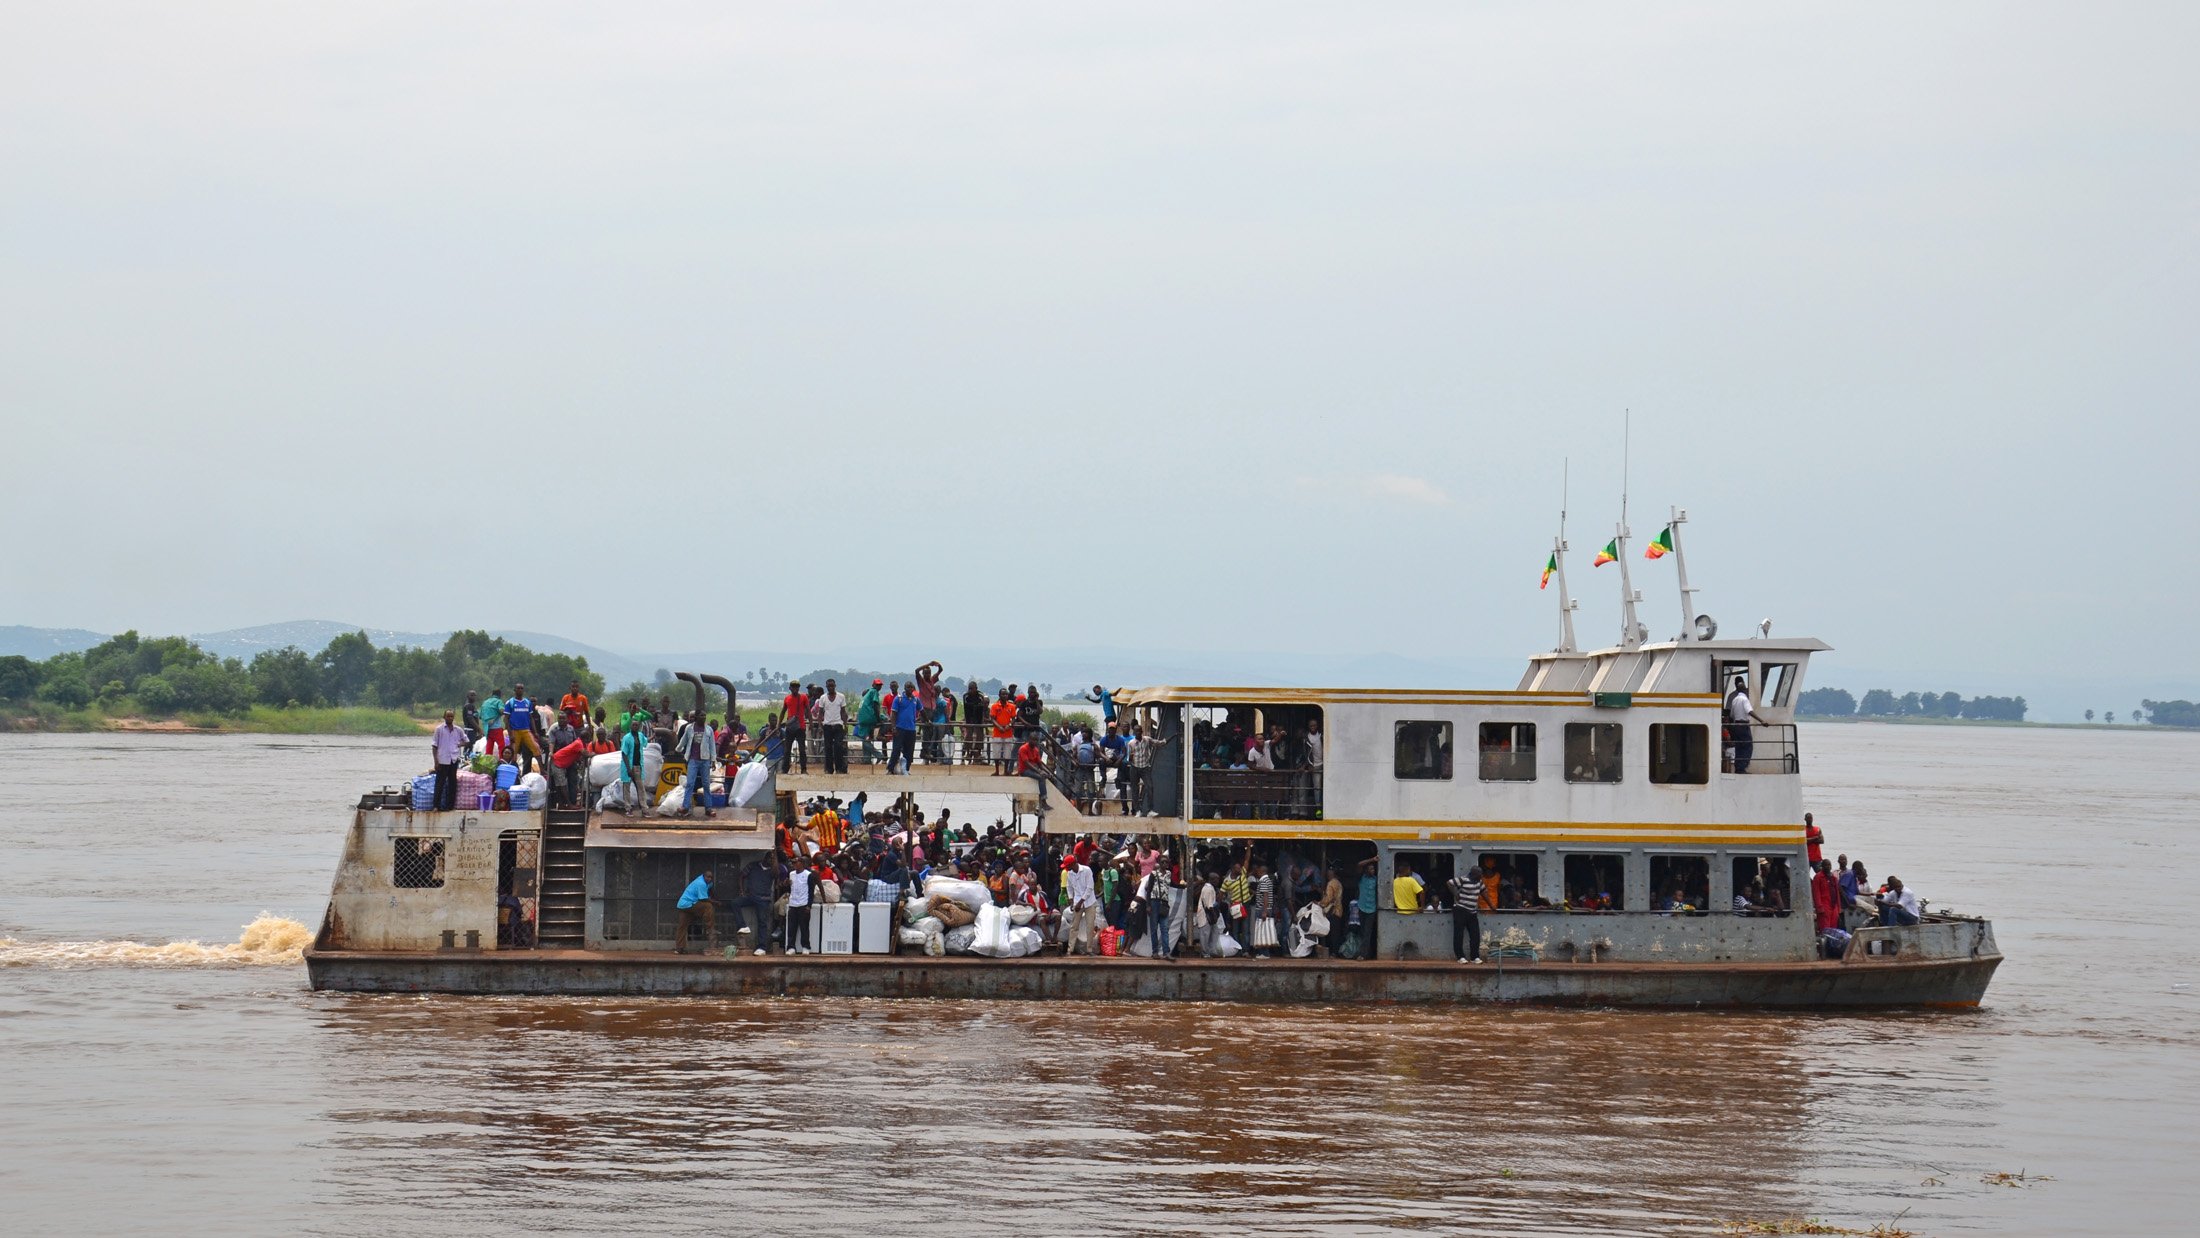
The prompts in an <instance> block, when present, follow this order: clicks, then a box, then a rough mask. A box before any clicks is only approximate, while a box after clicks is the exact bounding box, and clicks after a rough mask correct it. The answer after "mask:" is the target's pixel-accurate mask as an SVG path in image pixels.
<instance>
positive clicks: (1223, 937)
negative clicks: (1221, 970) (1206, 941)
mask: <svg viewBox="0 0 2200 1238" xmlns="http://www.w3.org/2000/svg"><path fill="white" fill-rule="evenodd" d="M1243 953H1245V947H1243V946H1241V945H1239V944H1238V940H1237V938H1235V937H1232V936H1230V935H1229V934H1228V933H1217V934H1215V957H1216V958H1218V959H1227V958H1231V957H1233V956H1235V955H1240V954H1243Z"/></svg>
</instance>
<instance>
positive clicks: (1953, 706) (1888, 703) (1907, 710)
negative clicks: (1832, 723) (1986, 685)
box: [1795, 688, 2026, 722]
mask: <svg viewBox="0 0 2200 1238" xmlns="http://www.w3.org/2000/svg"><path fill="white" fill-rule="evenodd" d="M2025 709H2026V706H2025V703H2024V698H2023V697H2021V696H1974V697H1971V698H1969V699H1968V700H1966V699H1965V698H1964V697H1962V696H1960V695H1958V694H1957V693H1954V692H1905V693H1903V694H1902V695H1901V696H1896V695H1895V694H1894V693H1892V692H1890V691H1888V690H1887V689H1885V688H1873V689H1872V690H1871V691H1869V692H1866V693H1865V694H1864V699H1863V700H1862V701H1858V700H1857V699H1856V698H1855V697H1854V696H1851V695H1849V693H1848V692H1846V691H1844V690H1842V689H1840V688H1812V689H1811V690H1810V691H1808V692H1805V693H1803V695H1801V696H1800V697H1797V698H1796V701H1795V712H1796V714H1797V715H1799V716H1801V717H1805V718H1851V717H1855V718H1940V719H1955V718H1962V719H1966V720H1968V721H1972V722H2022V721H2024V713H2025Z"/></svg>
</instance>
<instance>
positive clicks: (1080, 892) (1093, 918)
mask: <svg viewBox="0 0 2200 1238" xmlns="http://www.w3.org/2000/svg"><path fill="white" fill-rule="evenodd" d="M1062 896H1063V898H1064V900H1065V903H1066V905H1065V906H1064V907H1063V909H1062V940H1063V942H1064V943H1065V949H1066V950H1067V952H1068V953H1070V954H1091V953H1092V937H1093V932H1094V930H1095V929H1096V928H1097V927H1098V926H1099V920H1100V900H1099V899H1098V898H1097V897H1095V896H1094V894H1093V890H1092V868H1091V866H1090V865H1088V864H1086V863H1085V862H1084V861H1083V860H1078V859H1072V860H1071V861H1070V862H1069V866H1068V867H1067V868H1064V869H1063V870H1062Z"/></svg>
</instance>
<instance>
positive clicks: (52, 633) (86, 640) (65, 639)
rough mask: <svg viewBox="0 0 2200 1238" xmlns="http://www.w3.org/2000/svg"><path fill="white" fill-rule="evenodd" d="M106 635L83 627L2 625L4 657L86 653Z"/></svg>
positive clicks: (39, 658)
mask: <svg viewBox="0 0 2200 1238" xmlns="http://www.w3.org/2000/svg"><path fill="white" fill-rule="evenodd" d="M106 639H107V638H106V637H105V636H104V635H102V634H101V633H98V632H87V631H85V630H84V629H82V628H22V627H0V658H5V657H19V658H29V659H31V660H32V661H34V662H43V661H45V660H46V659H48V658H50V657H52V656H54V655H55V654H57V653H82V652H84V651H85V650H87V649H89V648H91V647H92V646H94V645H96V644H98V643H99V642H101V641H103V640H106Z"/></svg>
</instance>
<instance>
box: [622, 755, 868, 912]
mask: <svg viewBox="0 0 2200 1238" xmlns="http://www.w3.org/2000/svg"><path fill="white" fill-rule="evenodd" d="M687 810H688V789H687V784H686V783H684V782H683V783H681V784H680V785H679V786H677V787H674V788H673V789H671V790H670V791H667V792H665V797H664V798H663V799H661V800H658V801H657V811H658V812H686V811H687ZM833 901H834V902H836V903H837V902H839V901H840V900H839V899H837V898H836V899H834V900H833Z"/></svg>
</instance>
